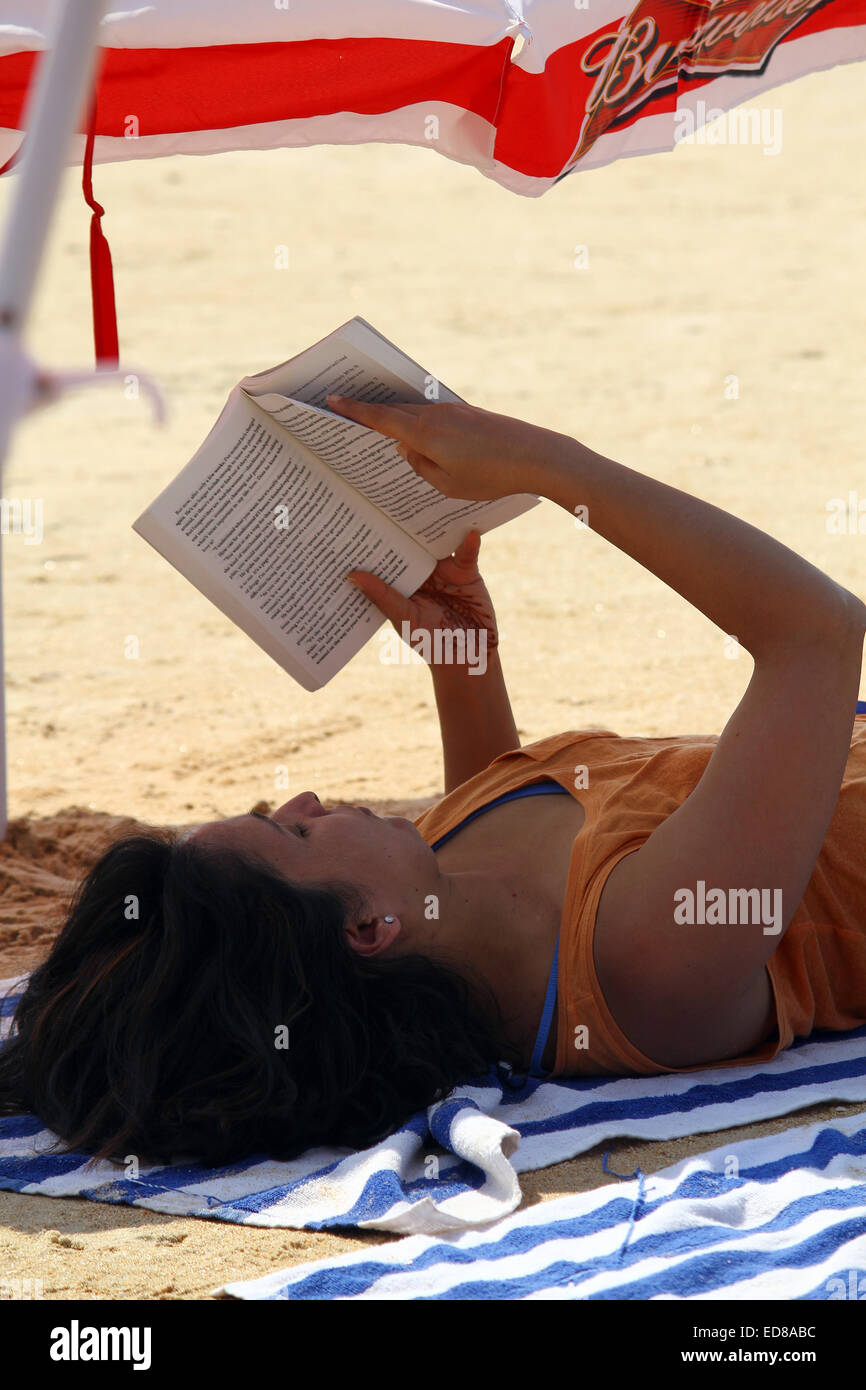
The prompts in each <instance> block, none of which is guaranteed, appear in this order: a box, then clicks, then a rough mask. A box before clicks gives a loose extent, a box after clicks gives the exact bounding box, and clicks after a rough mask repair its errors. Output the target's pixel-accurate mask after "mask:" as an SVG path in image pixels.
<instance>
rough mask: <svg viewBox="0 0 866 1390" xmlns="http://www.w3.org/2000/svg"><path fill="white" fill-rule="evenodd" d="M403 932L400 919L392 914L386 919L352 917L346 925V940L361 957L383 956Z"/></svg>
mask: <svg viewBox="0 0 866 1390" xmlns="http://www.w3.org/2000/svg"><path fill="white" fill-rule="evenodd" d="M401 931H402V923H401V921H400V918H399V917H396V916H394V915H393V914H392V913H389V914H388V915H387V916H384V917H370V916H367V915H362V916H360V917H358V918H355V917H351V918H350V919H349V920H348V922H347V923H346V939H347V940H348V942H349V945H350V946H351V947H352V950H353V951H357V953H358V955H359V956H378V955H381V954H382V952H383V951H387V950H388V948H389V947H390V946H391V945H392V944H393V943H394V942H395V941H396V940H397V937H398V936H399V935H400V932H401Z"/></svg>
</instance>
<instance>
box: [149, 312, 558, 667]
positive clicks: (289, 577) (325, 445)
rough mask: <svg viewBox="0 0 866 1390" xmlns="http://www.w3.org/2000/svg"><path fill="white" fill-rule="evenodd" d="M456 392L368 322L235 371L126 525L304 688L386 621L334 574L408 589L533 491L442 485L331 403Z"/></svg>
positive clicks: (513, 512)
mask: <svg viewBox="0 0 866 1390" xmlns="http://www.w3.org/2000/svg"><path fill="white" fill-rule="evenodd" d="M331 392H334V393H336V394H342V395H346V396H353V397H355V398H356V399H359V400H364V401H383V402H386V403H387V402H389V401H419V402H421V401H425V400H444V401H457V400H459V399H460V397H459V396H456V395H455V394H454V393H453V391H449V390H448V389H447V387H445V386H443V385H442V384H441V382H439V381H437V380H436V378H434V377H432V376H430V375H429V374H428V373H426V372H425V371H424V370H423V368H421V367H419V365H418V363H417V362H413V361H412V359H411V358H409V357H407V356H406V355H405V354H404V353H402V352H400V350H399V349H398V348H396V347H395V346H394V344H393V343H390V342H389V341H388V339H387V338H385V337H383V336H382V334H381V333H378V332H377V331H376V329H375V328H373V327H372V326H371V325H370V324H369V323H367V322H365V320H364V319H361V318H354V319H350V320H349V322H348V323H344V324H343V325H342V327H340V328H337V329H335V330H334V332H333V333H329V334H328V336H327V337H326V338H323V339H322V340H321V342H319V343H316V344H315V345H314V346H313V347H311V348H307V350H306V351H305V352H301V353H299V354H298V356H297V357H292V358H291V359H290V360H289V361H288V362H284V363H283V365H282V366H281V367H274V368H273V370H271V371H267V372H259V373H258V374H257V375H256V376H251V377H245V378H244V380H243V381H241V382H240V383H239V384H238V385H237V386H236V387H234V389H233V390H232V392H231V393H230V395H229V398H228V400H227V401H226V404H225V406H224V407H223V410H222V413H221V414H220V417H219V419H218V420H217V422H216V424H215V425H214V427H213V429H212V430H211V432H210V434H209V435H208V436H207V438H206V439H205V441H204V443H203V444H202V445H201V448H199V449H198V450H197V452H196V453H195V454H194V455H193V457H192V459H191V460H190V462H189V463H188V464H187V465H186V467H185V468H184V469H182V471H181V472H180V473H179V474H178V476H177V477H176V478H175V480H174V482H173V483H170V484H169V486H168V487H167V488H166V489H165V490H164V491H163V492H161V493H160V494H159V496H158V497H157V498H156V500H155V501H154V502H152V503H151V505H150V506H149V507H148V508H147V509H146V511H144V512H142V514H141V516H140V517H139V518H138V520H137V521H135V522H134V523H133V529H134V530H135V531H137V532H138V534H139V535H140V536H143V537H144V539H145V540H146V541H149V542H150V544H151V545H152V546H153V547H154V548H155V549H156V550H158V551H159V552H160V554H161V555H163V556H165V558H166V560H168V561H169V563H170V564H172V565H174V567H175V569H177V570H179V571H180V573H181V574H183V575H185V576H186V578H187V579H189V580H190V582H191V583H193V584H194V585H195V586H196V588H197V589H200V590H201V592H202V593H203V594H204V595H205V596H206V597H207V598H209V599H210V600H211V602H212V603H214V604H216V606H217V608H219V609H221V610H222V612H223V613H225V614H226V616H227V617H229V618H231V620H232V622H233V623H236V624H237V626H238V627H239V628H242V629H243V631H244V632H246V633H247V634H248V636H250V637H251V638H252V639H253V641H254V642H257V643H258V645H259V646H260V647H261V648H262V649H263V650H264V651H266V652H267V653H268V655H269V656H271V657H273V659H274V661H276V662H277V663H278V664H279V665H280V666H282V667H283V669H284V670H285V671H288V673H289V675H291V676H293V677H294V678H295V680H297V681H298V682H299V683H300V684H301V685H302V686H303V687H304V689H305V690H318V689H320V687H321V686H323V685H325V684H326V683H327V682H328V681H329V680H330V679H331V678H332V676H335V675H336V674H337V672H338V671H339V670H341V669H342V667H343V666H345V665H346V663H347V662H348V661H350V660H351V658H352V657H353V656H354V655H355V653H356V652H358V651H359V650H360V648H361V647H362V646H363V645H364V643H365V642H367V641H368V639H369V638H370V637H371V636H372V635H373V633H374V632H375V631H376V630H377V629H378V628H379V627H381V625H382V623H383V622H384V621H385V619H384V617H383V615H382V614H381V612H380V611H379V609H378V608H376V607H375V605H374V604H372V603H371V602H370V600H369V599H368V598H366V597H365V595H364V594H362V593H361V591H360V590H359V589H357V588H355V586H354V585H352V584H350V583H349V582H348V580H347V579H346V578H345V576H346V574H347V573H348V572H349V571H350V570H353V569H362V570H369V571H371V572H372V573H373V574H378V575H379V576H380V577H381V578H382V579H384V580H385V581H386V582H387V583H389V584H392V585H393V586H394V587H395V588H396V589H398V590H399V591H400V593H402V594H407V595H408V594H412V593H414V592H415V590H416V589H417V588H418V587H419V585H421V584H423V582H424V580H425V579H426V578H427V577H428V575H429V574H430V573H431V572H432V570H433V569H434V567H435V564H436V561H437V560H441V559H443V558H444V557H445V556H446V555H450V554H451V553H452V551H454V550H455V549H456V547H457V546H458V545H459V544H460V542H461V540H462V539H463V538H464V536H465V535H466V533H467V532H468V531H469V530H470V529H471V528H472V527H475V528H477V529H478V530H479V531H482V532H483V531H489V530H491V529H492V528H493V527H495V526H501V525H502V524H503V522H506V521H510V520H511V518H512V517H515V516H518V515H520V513H521V512H524V511H527V510H528V509H529V508H530V507H533V506H535V505H536V504H537V502H538V498H537V497H531V496H529V495H527V494H523V495H520V496H517V497H506V498H501V499H499V500H498V501H495V502H468V501H465V500H461V499H460V498H453V497H450V498H449V497H444V496H443V495H442V493H440V492H438V491H437V490H436V489H435V488H434V487H431V485H430V484H429V483H427V482H425V481H424V479H423V478H420V477H419V476H418V474H417V473H415V472H414V470H413V469H412V468H411V467H410V466H409V464H408V463H407V462H406V460H405V459H404V458H402V456H401V455H400V454H399V453H398V452H397V442H398V441H396V440H393V439H390V438H388V437H386V436H385V435H382V434H379V433H378V431H376V430H370V429H366V428H365V427H364V426H362V425H358V424H356V423H355V421H353V420H349V419H347V418H346V417H345V416H343V415H337V414H335V413H334V412H333V411H332V410H329V409H328V408H327V405H326V399H325V398H326V396H327V395H328V394H329V393H331Z"/></svg>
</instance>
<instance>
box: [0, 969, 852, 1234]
mask: <svg viewBox="0 0 866 1390" xmlns="http://www.w3.org/2000/svg"><path fill="white" fill-rule="evenodd" d="M25 983H26V976H21V977H18V978H17V979H15V980H6V981H0V1039H2V1038H3V1037H4V1036H6V1035H7V1034H8V1032H9V1029H10V1025H11V1019H12V1013H13V1011H14V1008H15V1005H16V1002H17V999H18V998H19V997H20V995H21V993H22V991H23V989H24V985H25ZM833 1100H837V1101H845V1102H866V1027H863V1028H858V1029H855V1030H853V1031H852V1032H849V1033H833V1034H813V1036H812V1037H811V1038H809V1039H805V1040H802V1041H800V1042H799V1043H798V1044H796V1045H795V1046H794V1047H791V1048H788V1049H787V1050H786V1051H785V1052H782V1053H780V1055H779V1056H778V1057H776V1058H774V1060H773V1061H772V1062H770V1063H766V1064H764V1065H761V1066H754V1065H753V1066H742V1067H731V1068H727V1069H723V1070H708V1071H705V1072H690V1073H688V1074H679V1075H670V1076H667V1075H665V1076H653V1077H621V1078H607V1077H598V1078H595V1077H581V1078H576V1079H573V1080H569V1079H565V1080H547V1081H545V1080H536V1079H529V1080H527V1081H526V1082H525V1084H524V1085H522V1086H520V1087H519V1088H518V1087H516V1086H513V1087H509V1086H507V1085H504V1084H503V1082H502V1080H501V1079H500V1077H499V1075H498V1074H497V1071H496V1069H495V1068H491V1070H490V1072H489V1074H488V1075H487V1077H482V1078H476V1079H473V1081H472V1083H471V1084H467V1085H465V1086H460V1087H459V1088H457V1089H456V1090H455V1091H454V1092H453V1093H452V1094H451V1095H450V1096H449V1097H448V1098H447V1099H446V1100H443V1101H439V1102H437V1103H436V1104H434V1105H431V1106H429V1107H428V1108H427V1109H426V1110H424V1111H421V1112H419V1113H418V1114H417V1115H414V1116H412V1117H411V1118H410V1119H408V1120H407V1122H406V1123H405V1124H404V1125H403V1126H402V1127H401V1128H400V1129H399V1130H397V1131H396V1133H395V1134H393V1135H391V1136H390V1137H389V1138H388V1139H386V1140H383V1141H382V1142H381V1143H379V1144H377V1145H375V1146H373V1147H372V1148H369V1149H366V1150H364V1151H362V1152H355V1151H353V1150H350V1149H347V1148H343V1149H334V1148H324V1147H323V1148H316V1149H311V1150H309V1151H308V1152H307V1153H305V1154H303V1155H301V1156H300V1157H299V1158H296V1159H293V1160H291V1161H289V1162H277V1161H275V1160H272V1159H270V1158H268V1157H266V1156H265V1155H261V1154H259V1155H250V1157H249V1158H248V1159H247V1160H246V1161H244V1162H241V1163H234V1164H231V1165H227V1166H225V1167H222V1168H214V1169H208V1168H204V1167H201V1166H198V1165H195V1164H192V1163H187V1162H185V1163H177V1164H173V1165H169V1166H166V1165H159V1166H150V1167H148V1166H145V1165H143V1164H142V1165H141V1167H140V1169H139V1168H136V1167H135V1165H134V1164H133V1165H132V1166H130V1165H126V1166H124V1165H123V1164H115V1163H110V1162H104V1161H100V1162H98V1163H93V1162H91V1161H89V1160H88V1159H87V1156H86V1155H85V1154H64V1153H58V1152H51V1149H52V1146H54V1145H56V1142H57V1141H56V1137H55V1136H54V1135H52V1134H51V1133H50V1132H49V1131H47V1130H46V1129H45V1128H44V1127H43V1126H42V1124H41V1123H40V1121H39V1120H38V1119H37V1118H36V1117H35V1116H33V1115H23V1116H10V1117H6V1118H4V1119H0V1188H5V1189H7V1190H10V1191H14V1192H27V1193H39V1194H41V1195H44V1196H53V1197H86V1198H88V1199H90V1200H91V1201H95V1202H117V1203H124V1204H128V1205H131V1206H140V1207H145V1208H147V1209H148V1210H150V1211H159V1212H166V1213H170V1214H172V1215H175V1216H200V1217H206V1218H208V1219H211V1220H219V1221H231V1222H235V1223H236V1224H239V1225H249V1226H284V1227H294V1228H301V1227H305V1228H308V1229H312V1230H326V1229H328V1228H330V1227H334V1226H356V1227H358V1228H359V1229H362V1230H382V1231H393V1232H396V1233H398V1234H402V1235H416V1234H427V1235H434V1234H437V1233H441V1232H447V1231H460V1230H466V1229H469V1228H472V1227H477V1226H480V1225H484V1224H487V1223H490V1222H494V1221H499V1220H501V1219H502V1218H504V1217H507V1216H508V1215H509V1214H510V1213H512V1212H513V1211H514V1210H515V1209H516V1208H517V1207H518V1206H519V1204H520V1201H521V1190H520V1182H519V1176H518V1175H519V1174H520V1173H521V1172H530V1171H533V1170H535V1169H538V1168H544V1167H547V1166H548V1165H550V1164H552V1163H559V1162H562V1161H563V1160H565V1159H569V1158H573V1157H574V1156H575V1155H576V1154H580V1153H585V1152H586V1151H587V1150H588V1149H591V1148H593V1147H594V1146H595V1145H597V1144H600V1143H604V1142H606V1141H607V1140H611V1139H617V1138H622V1137H623V1136H632V1137H636V1138H641V1139H672V1138H678V1137H682V1136H685V1135H694V1134H709V1133H712V1132H713V1131H717V1130H721V1129H727V1128H730V1127H732V1126H736V1125H744V1124H749V1123H751V1122H753V1121H756V1120H766V1119H769V1118H772V1117H773V1116H778V1115H786V1114H790V1113H792V1112H794V1111H797V1110H799V1109H802V1108H803V1107H805V1106H808V1105H814V1104H816V1103H818V1102H820V1103H828V1102H830V1101H833ZM600 1168H601V1160H600Z"/></svg>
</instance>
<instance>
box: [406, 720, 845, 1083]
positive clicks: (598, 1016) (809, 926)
mask: <svg viewBox="0 0 866 1390" xmlns="http://www.w3.org/2000/svg"><path fill="white" fill-rule="evenodd" d="M717 741H718V740H717V738H716V736H715V735H706V736H701V735H681V736H679V737H671V738H638V737H635V738H621V737H620V736H619V735H618V734H615V733H613V732H611V731H610V730H606V729H604V730H595V729H593V730H587V731H577V732H576V731H571V732H568V733H562V734H556V735H554V736H553V737H552V738H545V739H541V740H539V741H538V742H537V743H532V744H529V745H527V746H526V747H525V748H519V749H513V750H511V751H510V752H508V753H503V754H502V755H501V756H500V757H498V758H495V759H494V761H493V762H492V763H491V764H490V765H489V767H486V768H485V769H484V770H483V771H482V772H479V773H477V774H476V775H475V776H474V777H470V778H469V780H468V781H466V782H463V783H462V784H461V786H459V787H457V788H455V790H454V791H452V792H449V793H448V795H447V796H444V797H443V798H442V800H441V801H439V802H437V804H436V805H435V806H433V807H431V808H430V810H428V811H425V812H424V813H423V814H422V815H421V816H419V817H418V819H417V820H416V821H415V825H416V826H417V828H418V830H419V831H420V833H421V835H422V836H423V837H424V839H425V840H426V841H427V843H428V844H431V845H432V844H435V843H436V841H437V840H439V839H441V838H442V837H443V836H444V835H446V834H447V833H448V831H450V830H453V829H454V827H455V826H457V825H459V824H460V822H461V821H462V820H464V819H465V817H466V816H468V815H470V814H471V813H472V812H473V811H475V810H478V809H479V807H482V806H484V805H486V804H487V802H489V801H492V800H493V799H494V798H495V797H497V796H500V795H502V793H503V792H507V791H512V790H513V789H515V788H517V787H521V786H525V785H527V784H528V783H530V782H535V781H538V780H540V779H543V778H552V779H553V780H554V781H556V782H558V783H559V784H560V785H561V786H563V787H565V788H566V789H567V790H568V791H569V792H570V793H571V795H572V796H574V797H575V798H576V799H577V800H578V801H579V802H580V803H581V805H582V806H583V808H584V811H585V813H586V819H585V821H584V825H583V828H582V829H581V831H580V833H579V835H578V836H577V838H576V840H575V842H574V847H573V849H572V855H571V866H570V870H569V876H568V884H567V887H566V893H565V901H564V903H563V911H562V924H561V928H560V936H559V963H558V969H559V975H558V981H557V995H556V997H557V1004H558V1006H559V1016H558V1026H557V1039H556V1060H555V1063H554V1068H553V1073H552V1074H553V1075H554V1076H605V1075H614V1076H654V1075H659V1074H661V1073H663V1072H688V1071H703V1070H706V1069H707V1068H708V1067H733V1066H738V1065H742V1064H743V1063H746V1062H765V1061H769V1060H770V1058H772V1057H775V1056H776V1054H777V1053H778V1052H780V1051H782V1049H783V1048H786V1047H789V1046H790V1044H791V1043H792V1042H793V1040H794V1038H796V1037H808V1035H809V1034H810V1033H811V1032H812V1031H813V1030H814V1029H817V1028H822V1029H829V1030H834V1031H844V1030H846V1029H850V1028H857V1027H859V1026H860V1025H861V1024H863V1023H866V714H858V715H857V717H856V718H855V720H854V729H853V732H852V736H851V751H850V754H849V757H848V762H847V766H846V769H845V776H844V778H843V781H842V786H841V788H840V792H839V799H838V801H837V804H836V809H835V811H834V813H833V818H832V820H831V822H830V826H829V828H828V831H827V835H826V837H825V840H824V844H823V846H822V848H821V852H820V854H819V856H818V859H817V861H816V863H815V867H814V869H813V871H812V877H811V878H810V880H809V883H808V885H807V887H806V891H805V893H804V895H803V898H802V901H801V902H800V904H799V906H798V908H797V911H796V912H795V914H794V917H793V920H792V921H791V924H790V926H789V927H788V929H787V931H786V932H785V935H784V936H783V937H782V940H781V941H780V943H779V945H778V946H777V948H776V950H775V951H774V953H773V955H772V956H771V957H770V960H769V961H768V962H767V971H768V974H769V976H770V980H771V983H772V988H773V999H774V1005H775V1012H776V1030H775V1032H774V1033H773V1034H772V1035H771V1036H770V1037H769V1038H768V1039H767V1040H766V1041H765V1042H763V1043H761V1044H760V1046H758V1047H756V1048H755V1049H753V1051H751V1052H749V1053H747V1054H744V1055H742V1056H740V1057H733V1058H726V1059H725V1060H724V1061H721V1062H711V1063H700V1064H699V1065H697V1066H693V1067H666V1066H663V1065H662V1064H661V1063H658V1062H654V1061H652V1059H651V1058H649V1057H646V1056H645V1055H644V1054H643V1053H642V1052H640V1051H638V1049H637V1048H636V1047H634V1046H633V1045H632V1043H631V1042H630V1041H629V1039H628V1038H627V1037H626V1036H625V1034H624V1033H623V1032H622V1030H621V1029H620V1028H619V1026H618V1025H617V1023H616V1020H615V1019H614V1017H613V1015H612V1014H611V1012H610V1010H609V1009H608V1007H607V1004H606V1003H605V999H604V995H603V994H602V991H601V986H600V985H599V982H598V978H597V976H596V972H595V964H594V960H593V933H594V930H595V918H596V913H597V911H598V904H599V900H600V898H601V894H602V890H603V888H604V885H605V883H606V881H607V877H608V875H609V874H610V872H611V870H612V869H613V868H614V866H615V865H616V864H618V863H619V861H620V859H622V858H623V857H624V856H625V855H626V854H630V853H631V852H632V851H633V850H636V849H639V848H640V846H641V845H642V844H643V843H644V842H645V841H646V840H647V839H648V838H649V836H650V835H651V834H652V832H653V830H654V829H655V828H656V826H658V825H660V824H661V823H662V821H664V820H666V819H667V817H668V816H669V815H671V813H672V812H673V811H675V810H676V809H677V807H678V806H680V805H681V804H682V802H683V801H685V799H686V797H687V796H688V795H689V793H690V792H691V791H692V790H693V789H694V787H695V786H696V785H697V783H698V781H699V780H700V778H701V776H702V774H703V772H704V769H705V768H706V765H707V763H708V762H709V760H710V757H711V756H712V753H713V749H714V748H715V746H716V743H717Z"/></svg>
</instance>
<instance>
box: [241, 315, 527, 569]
mask: <svg viewBox="0 0 866 1390" xmlns="http://www.w3.org/2000/svg"><path fill="white" fill-rule="evenodd" d="M240 384H241V388H242V389H243V390H245V391H246V392H247V393H248V394H249V395H251V396H253V397H254V398H255V399H256V400H257V401H258V403H259V404H260V405H261V406H263V408H264V409H266V410H268V411H269V413H271V414H272V415H273V418H274V419H276V420H279V421H280V423H281V424H283V425H284V426H285V427H286V429H288V430H291V432H292V433H293V434H295V435H296V437H297V438H300V439H303V440H304V442H305V443H306V444H307V445H308V446H309V447H310V448H311V449H313V451H314V452H315V453H316V454H317V455H318V457H319V458H321V459H322V460H323V461H324V462H325V463H327V464H328V466H329V467H330V468H333V469H334V470H335V471H336V472H339V473H340V474H341V475H342V476H343V477H344V478H345V479H346V481H347V482H349V483H351V485H352V486H353V487H355V488H357V489H358V491H359V492H361V493H363V494H364V496H366V497H369V499H370V501H371V502H373V503H374V504H375V505H376V506H377V507H378V508H379V509H380V510H381V511H383V512H384V513H385V514H386V515H387V516H389V517H390V518H391V519H392V521H395V522H396V523H397V525H398V526H400V527H401V528H402V530H404V531H405V532H406V533H407V535H410V536H412V537H413V538H414V539H415V540H417V541H418V542H419V544H420V545H423V546H424V547H425V548H426V549H427V550H428V551H429V552H430V554H431V555H432V556H433V557H434V558H435V559H437V560H441V559H442V558H443V557H444V556H446V555H450V554H451V553H452V551H453V550H455V549H456V547H457V546H458V545H459V544H460V541H461V540H462V539H463V537H464V536H465V535H466V532H467V531H468V530H469V529H470V527H473V526H474V527H477V529H478V530H479V531H481V532H482V533H483V532H485V531H489V530H492V529H493V528H494V527H496V526H501V525H502V524H503V523H504V522H506V521H510V520H511V519H512V518H513V517H515V516H519V515H521V514H522V513H523V512H525V511H528V510H529V508H530V507H533V506H536V505H537V502H538V499H537V498H535V497H532V496H529V495H528V494H520V495H519V496H514V497H504V498H501V499H499V500H497V501H494V502H472V501H467V500H465V499H462V498H454V497H444V496H443V494H442V493H441V492H439V491H438V490H437V489H436V488H434V487H432V486H431V485H430V484H429V483H427V482H425V481H424V479H423V478H420V477H419V476H418V474H417V473H416V472H415V471H414V469H413V468H412V467H411V466H410V465H409V464H408V463H407V462H406V460H405V459H404V458H403V457H402V456H401V455H400V454H398V453H397V447H396V442H395V441H394V440H392V439H389V438H388V437H387V436H385V435H381V434H379V433H378V431H376V430H369V429H366V428H365V427H364V426H363V425H358V424H356V422H355V421H354V420H348V419H347V418H346V417H345V416H343V415H337V414H335V413H334V412H333V411H331V410H329V409H328V408H327V405H326V397H327V395H328V393H329V392H332V391H333V392H338V393H342V394H344V395H347V396H353V397H355V398H356V399H357V400H364V401H375V402H382V403H384V404H388V403H389V402H397V401H413V402H424V401H429V400H430V399H435V400H449V401H459V400H460V397H459V396H458V395H456V394H455V392H453V391H451V390H449V388H448V387H447V386H445V385H444V384H443V383H442V382H441V381H438V380H437V379H435V378H433V377H432V376H430V375H429V373H425V372H424V370H423V368H422V367H420V366H419V365H418V363H417V362H414V361H413V360H412V358H410V357H407V356H406V354H405V353H403V352H401V351H400V349H399V348H397V347H396V346H395V345H394V344H393V343H390V342H389V341H388V339H387V338H385V337H383V335H382V334H380V333H379V332H378V331H377V330H376V329H374V328H373V327H372V325H370V324H368V323H367V322H366V320H364V319H361V318H355V319H351V320H350V321H349V322H348V323H345V324H343V325H342V326H341V327H340V328H338V329H336V330H335V331H334V332H333V333H330V334H329V335H328V337H327V338H323V339H322V341H321V342H319V343H316V344H315V345H314V346H313V347H311V348H308V349H307V350H306V351H305V352H301V353H299V354H298V355H297V357H293V358H292V359H291V360H290V361H288V362H284V363H283V364H282V365H281V366H279V367H275V368H273V369H272V370H271V371H266V372H259V373H258V375H256V376H252V377H246V378H244V380H243V381H242V382H241V383H240Z"/></svg>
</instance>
